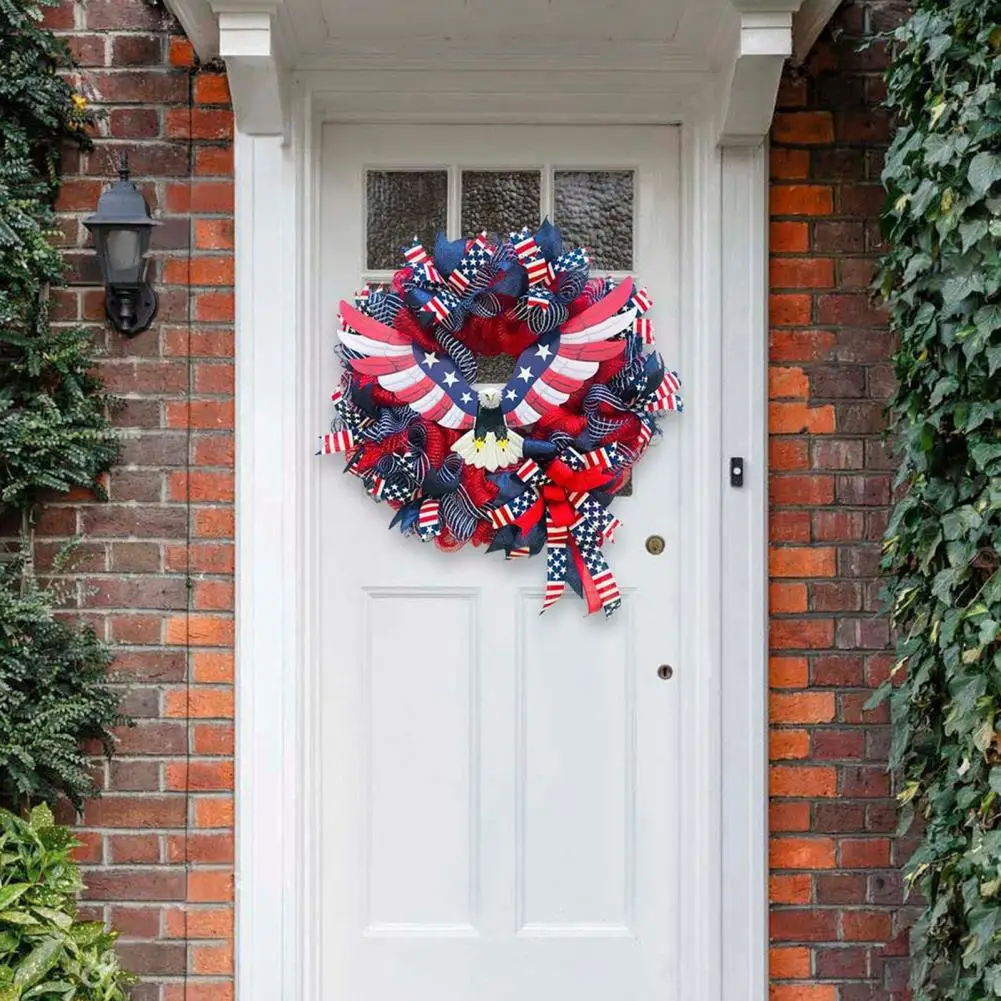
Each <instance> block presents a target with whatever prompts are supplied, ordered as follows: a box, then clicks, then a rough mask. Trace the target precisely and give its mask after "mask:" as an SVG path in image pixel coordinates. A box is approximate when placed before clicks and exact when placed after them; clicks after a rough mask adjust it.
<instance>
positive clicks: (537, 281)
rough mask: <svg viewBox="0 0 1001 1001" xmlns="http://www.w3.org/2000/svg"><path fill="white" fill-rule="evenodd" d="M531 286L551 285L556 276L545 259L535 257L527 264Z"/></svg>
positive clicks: (526, 269)
mask: <svg viewBox="0 0 1001 1001" xmlns="http://www.w3.org/2000/svg"><path fill="white" fill-rule="evenodd" d="M525 271H526V272H527V273H528V284H529V285H547V286H548V285H551V284H552V283H553V278H554V277H555V274H554V273H553V266H552V265H551V264H550V263H549V261H547V260H546V259H545V258H544V257H534V258H532V260H530V261H527V262H525Z"/></svg>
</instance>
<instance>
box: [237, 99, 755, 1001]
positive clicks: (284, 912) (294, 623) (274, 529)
mask: <svg viewBox="0 0 1001 1001" xmlns="http://www.w3.org/2000/svg"><path fill="white" fill-rule="evenodd" d="M290 95H291V96H290V106H291V109H292V113H291V115H290V118H289V135H290V138H289V140H288V141H287V142H286V143H284V144H283V141H282V138H281V137H280V136H250V135H247V134H245V133H242V132H238V135H237V138H236V178H237V203H236V262H237V272H238V281H237V321H236V322H237V339H236V343H237V347H236V353H237V417H236V424H237V461H236V466H237V620H236V622H237V688H236V691H237V752H236V753H237V783H236V788H237V792H236V796H237V799H236V810H237V820H236V825H237V883H236V892H237V899H236V913H237V930H236V971H237V990H238V992H239V1001H319V999H320V998H321V997H322V996H323V993H324V992H323V990H322V984H321V983H320V982H319V963H318V962H317V953H318V950H319V949H321V948H322V943H321V942H318V941H316V936H315V935H313V934H311V930H312V929H315V928H317V926H318V921H317V915H318V906H317V903H318V902H317V899H316V880H314V879H312V878H311V874H312V873H315V872H316V871H317V862H318V858H317V853H318V850H319V848H318V846H319V838H318V832H317V830H316V818H317V816H318V814H319V810H318V789H319V783H318V781H317V779H318V769H317V767H316V762H317V757H316V755H315V753H314V750H313V749H314V748H315V747H316V735H317V733H318V729H319V727H320V726H321V725H322V721H321V720H319V719H317V718H316V713H317V706H318V699H316V698H315V697H314V695H315V684H316V678H315V676H314V671H313V668H312V665H315V664H316V663H317V662H318V658H317V657H316V656H315V653H316V651H315V643H316V636H317V633H318V630H317V628H316V624H317V620H318V616H319V615H320V614H321V609H319V607H318V602H317V601H316V599H315V596H316V594H317V591H318V588H317V562H316V561H317V551H316V550H317V547H316V546H315V545H314V544H313V543H312V539H313V535H314V532H313V526H315V525H316V524H317V521H318V519H319V518H320V517H322V512H320V511H319V510H318V505H317V499H316V498H317V493H318V491H317V481H318V477H317V463H316V460H315V459H314V457H313V452H314V450H315V449H314V442H315V433H316V430H317V429H316V425H315V415H316V413H317V406H318V404H317V401H318V400H320V399H321V398H322V395H323V391H324V389H329V387H321V386H318V385H316V383H315V373H314V371H313V366H312V365H311V364H310V351H309V350H307V344H308V343H309V340H308V339H309V338H312V337H316V336H318V331H319V330H320V328H321V317H320V315H319V310H318V306H317V299H318V294H317V293H318V280H317V279H318V276H317V275H315V274H313V273H312V271H311V268H312V266H313V262H316V261H317V260H318V238H317V232H316V226H315V220H316V218H317V214H316V206H317V203H318V178H317V173H318V171H317V164H318V160H319V157H318V154H317V150H316V142H317V138H318V136H319V129H320V125H321V123H322V120H323V117H324V116H323V114H322V113H320V112H318V111H316V104H315V103H314V95H313V94H312V93H311V91H310V90H309V88H308V87H307V86H306V85H304V84H303V82H302V81H299V82H298V83H297V84H296V85H295V86H293V87H292V88H290ZM440 106H441V105H439V107H440ZM520 120H522V121H531V120H532V119H531V115H530V114H528V113H525V114H524V115H523V116H521V119H520ZM579 120H580V121H587V112H586V109H585V108H582V109H581V111H580V118H579ZM682 135H683V143H682V145H683V153H682V156H683V171H684V196H683V197H684V205H683V213H684V219H683V231H684V233H685V255H684V256H685V259H686V262H687V265H686V274H685V278H684V281H685V284H686V289H687V293H686V294H685V296H684V304H683V321H682V322H683V324H684V328H683V329H684V337H683V338H682V344H683V347H684V354H683V356H682V357H681V358H679V359H678V365H679V369H680V370H681V371H682V373H683V375H684V376H685V379H686V389H687V398H688V401H689V409H688V412H687V413H686V414H685V415H684V416H683V418H681V419H682V420H683V421H684V422H685V434H684V435H683V436H681V437H682V441H683V443H684V444H683V451H684V454H683V456H681V457H680V458H679V462H680V463H682V464H683V465H682V466H681V468H683V469H685V470H686V483H687V488H688V490H689V491H690V492H691V493H692V503H691V504H690V506H689V508H688V509H689V510H690V511H693V512H695V517H696V518H697V524H693V530H692V532H691V533H688V534H687V535H686V537H685V551H684V552H683V553H682V554H681V556H680V559H681V561H682V566H683V567H684V568H685V572H686V574H687V582H688V587H689V588H690V589H691V592H692V596H693V597H692V600H693V607H695V608H697V609H698V613H697V620H698V628H697V629H696V630H695V633H696V635H697V636H698V637H699V646H698V649H693V650H692V651H691V652H690V656H692V657H693V658H695V659H697V664H698V670H699V674H700V677H702V678H704V680H705V684H704V685H700V686H693V688H695V689H696V690H695V694H694V696H693V698H692V700H691V702H692V704H691V705H688V706H685V707H684V711H686V712H689V713H693V714H695V715H696V717H697V718H698V720H699V722H700V724H701V725H702V726H705V727H707V728H709V732H717V733H719V734H720V740H719V741H718V742H717V744H716V747H715V751H714V753H712V754H708V755H702V756H700V757H699V758H698V760H693V761H690V762H687V769H686V771H687V777H688V779H689V780H690V781H689V783H688V788H689V791H691V790H694V789H711V790H714V794H712V795H708V796H700V797H698V803H699V806H698V809H699V812H700V816H699V826H700V829H701V831H704V832H705V837H704V838H702V839H700V840H698V844H699V845H700V850H699V851H698V852H697V853H695V854H693V856H692V857H691V858H690V859H687V860H686V862H687V863H688V864H686V866H685V867H684V872H685V873H686V878H687V879H688V880H690V882H689V884H688V886H687V887H686V886H683V887H682V890H681V898H682V900H683V901H685V902H686V905H687V906H691V907H692V908H693V910H692V912H691V914H692V915H693V920H691V921H688V920H687V916H688V915H687V914H686V921H685V922H683V923H682V927H683V934H684V936H685V941H683V942H682V943H680V945H681V948H682V950H683V951H682V952H681V955H684V956H686V957H687V959H688V961H689V962H690V963H691V964H693V965H692V967H691V972H693V974H694V976H693V978H692V981H691V984H692V987H694V988H695V989H694V994H695V996H698V997H700V998H704V999H706V1001H713V999H720V1001H722V999H724V998H726V999H730V998H741V999H747V1001H763V999H764V998H765V994H766V989H767V983H766V981H767V973H766V970H767V932H766V920H765V919H766V907H767V894H766V846H767V831H766V823H765V810H766V806H767V798H766V797H767V791H766V782H765V775H766V772H765V768H766V766H765V737H766V726H767V716H766V711H765V691H766V687H765V686H766V681H765V678H766V674H765V664H766V660H765V645H766V635H767V615H766V591H765V587H766V578H765V552H766V530H765V499H766V493H765V490H766V483H765V470H766V453H765V429H766V409H765V387H764V372H765V357H766V355H765V351H766V343H767V340H766V334H767V327H766V319H765V310H764V302H765V300H764V290H765V263H766V242H765V241H766V230H765V226H764V222H765V211H766V194H767V177H766V171H765V167H764V164H765V154H764V151H763V150H762V148H761V147H760V146H759V147H758V148H757V149H751V148H733V149H727V150H721V149H720V148H719V146H718V145H717V142H716V139H717V136H718V127H717V125H716V124H715V123H714V122H713V121H711V120H708V119H707V120H704V121H702V122H697V123H693V124H687V123H683V127H682ZM724 248H725V249H724ZM648 279H649V280H650V281H651V283H652V284H653V283H655V279H654V278H653V277H651V276H648ZM724 406H725V411H724V410H723V407H724ZM731 455H741V456H743V457H744V458H745V463H746V478H745V486H744V487H743V488H742V489H741V490H739V491H737V490H734V489H732V488H730V487H729V486H728V485H727V479H726V473H727V467H726V464H725V460H726V459H727V458H728V457H729V456H731ZM678 668H679V670H685V669H686V666H685V665H678ZM707 887H710V888H711V890H710V891H709V892H708V899H706V898H707V890H706V888H707ZM693 894H698V896H697V897H694V898H693V896H692V895H693ZM688 972H689V971H688V970H686V978H687V973H688ZM692 987H690V988H689V990H690V991H691V990H692Z"/></svg>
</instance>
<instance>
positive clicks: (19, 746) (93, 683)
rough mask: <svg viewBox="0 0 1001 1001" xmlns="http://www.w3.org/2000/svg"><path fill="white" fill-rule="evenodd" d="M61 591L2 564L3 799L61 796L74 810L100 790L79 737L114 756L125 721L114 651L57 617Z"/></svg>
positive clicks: (0, 716) (85, 629) (0, 757)
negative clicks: (114, 681) (112, 672)
mask: <svg viewBox="0 0 1001 1001" xmlns="http://www.w3.org/2000/svg"><path fill="white" fill-rule="evenodd" d="M56 600H58V594H57V593H55V592H53V591H52V590H51V589H44V588H42V587H40V586H39V585H38V583H37V582H36V581H34V580H29V581H28V583H27V585H26V583H25V578H24V575H23V574H22V572H21V567H20V566H19V564H18V561H14V562H13V563H11V564H8V565H7V566H6V567H0V802H6V803H7V804H8V805H16V804H19V803H23V802H32V801H38V800H46V801H49V802H53V801H55V800H56V799H57V797H58V796H59V795H60V794H62V795H65V796H66V797H67V798H68V799H69V800H70V801H71V802H72V803H73V805H74V806H76V808H77V809H80V808H82V806H83V800H84V798H85V797H88V796H93V795H94V794H95V793H96V789H95V786H94V780H93V777H92V775H91V773H90V770H89V769H88V765H87V755H86V754H85V752H84V749H83V748H82V747H81V741H96V742H97V743H99V744H100V745H101V746H102V747H103V749H104V751H105V752H106V753H107V754H108V755H110V754H111V752H112V750H113V747H114V742H113V736H112V733H111V727H114V726H117V725H120V724H122V723H125V722H127V720H126V719H125V718H124V717H123V716H122V714H121V713H120V712H119V710H118V693H117V692H115V691H114V689H113V688H111V687H110V686H109V685H108V667H109V665H110V664H111V661H112V659H113V658H112V654H111V651H110V650H109V649H108V647H107V645H106V644H104V643H102V642H101V641H100V640H99V639H98V638H97V636H96V635H95V634H94V631H93V630H92V629H90V628H89V627H74V626H72V625H70V624H68V623H66V622H63V621H60V620H59V619H57V618H56V617H55V615H54V614H53V611H52V605H53V603H54V602H55V601H56Z"/></svg>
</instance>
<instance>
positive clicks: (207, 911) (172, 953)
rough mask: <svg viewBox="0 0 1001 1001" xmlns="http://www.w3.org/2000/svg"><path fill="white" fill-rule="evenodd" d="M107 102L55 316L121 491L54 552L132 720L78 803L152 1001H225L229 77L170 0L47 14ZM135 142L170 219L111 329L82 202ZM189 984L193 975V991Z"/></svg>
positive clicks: (153, 197) (73, 202) (52, 514)
mask: <svg viewBox="0 0 1001 1001" xmlns="http://www.w3.org/2000/svg"><path fill="white" fill-rule="evenodd" d="M48 22H49V24H50V26H51V27H52V28H54V29H56V31H57V32H58V33H59V34H63V35H65V37H66V39H67V41H68V42H69V44H70V46H71V48H72V50H73V52H74V53H75V55H76V58H77V60H78V62H79V64H80V73H79V86H80V89H81V90H82V92H83V93H84V94H85V96H86V97H87V98H88V100H89V101H90V102H91V103H92V106H93V109H94V111H95V113H96V117H97V124H96V127H95V138H96V143H95V147H94V149H93V151H92V152H90V153H87V154H83V155H77V154H75V153H74V154H72V155H71V157H70V159H69V161H68V162H67V164H66V182H65V185H64V187H63V190H62V194H61V197H60V201H59V209H60V213H61V219H62V228H63V234H64V242H65V245H66V248H67V259H68V262H69V265H70V277H71V279H72V281H73V284H72V286H71V288H70V289H69V290H67V291H62V292H60V293H59V300H58V313H57V317H58V319H59V320H60V321H63V322H67V323H69V322H74V321H83V322H85V323H93V324H94V325H95V329H96V330H98V331H99V333H98V341H99V344H100V345H101V348H102V349H103V351H104V352H105V354H104V357H103V358H102V360H101V362H100V368H101V372H102V373H103V375H104V378H105V380H106V383H107V385H108V387H109V389H111V390H112V391H113V392H115V393H117V394H119V395H120V396H121V397H122V398H123V400H124V401H125V405H124V408H123V410H122V411H121V413H119V414H118V415H117V417H116V421H117V423H118V425H119V426H120V427H121V429H122V433H123V435H124V439H125V451H124V455H123V460H122V464H121V465H120V466H119V467H118V468H117V469H115V470H114V471H113V472H112V474H111V477H110V482H109V486H108V489H109V493H110V502H109V503H106V504H96V503H63V504H53V505H51V506H49V507H48V508H47V509H46V510H45V513H44V514H43V516H42V519H41V522H40V525H39V533H40V535H41V537H42V539H43V543H42V548H43V553H44V552H48V551H50V550H51V549H52V548H53V545H54V544H57V543H58V541H59V540H61V539H65V538H66V537H68V536H71V535H73V534H74V533H82V534H83V536H84V537H85V545H84V555H85V564H84V569H85V574H84V576H85V581H84V583H85V584H86V585H89V586H90V588H92V589H93V594H91V595H89V596H87V597H85V598H83V599H82V602H81V604H82V605H83V607H84V608H85V610H86V615H87V616H88V618H90V619H91V620H92V621H93V623H94V625H95V627H96V629H97V630H98V632H99V633H100V634H101V635H103V636H105V637H106V638H107V639H108V640H111V641H113V642H115V643H117V644H120V647H119V658H118V662H117V666H116V669H117V670H118V671H120V672H121V673H122V674H123V676H126V677H127V678H128V679H129V680H130V681H131V682H132V688H131V691H130V694H129V696H128V703H127V707H128V709H129V710H130V711H131V712H132V713H133V714H134V715H135V716H136V717H137V718H138V726H137V727H136V728H135V729H133V730H126V731H125V732H123V734H122V741H121V748H120V752H119V754H118V756H117V758H116V759H115V760H114V761H113V762H112V763H111V765H110V766H105V768H104V771H103V784H104V789H105V792H104V796H103V797H102V798H101V799H99V800H95V801H94V802H92V803H90V804H88V806H87V809H86V814H85V818H84V829H83V831H82V833H81V838H82V840H83V842H84V844H83V847H82V849H81V851H80V857H81V859H82V860H83V861H84V863H85V864H86V871H85V879H86V882H87V884H88V891H87V898H88V900H89V901H90V905H89V906H91V907H93V908H94V909H95V910H96V911H98V912H99V913H100V914H101V915H102V916H103V917H105V918H107V919H108V920H109V921H110V922H111V923H112V924H113V925H114V926H115V927H116V928H118V929H119V930H120V931H121V933H122V937H121V951H122V954H123V959H124V961H125V963H126V964H128V965H129V966H130V967H131V968H132V969H133V970H135V971H137V972H138V973H140V974H141V975H142V976H143V979H144V985H143V986H142V987H141V988H139V996H140V998H142V999H150V1001H152V999H153V998H154V997H157V998H162V999H163V1001H199V999H201V998H204V999H206V1001H207V999H208V998H211V999H212V1001H226V999H227V998H229V997H231V995H232V982H231V974H232V947H231V946H232V934H231V929H232V893H233V886H232V862H233V829H232V827H233V799H232V788H233V752H232V748H233V719H232V717H233V690H232V680H233V653H232V639H233V613H232V609H233V579H232V571H233V508H232V501H233V470H232V466H233V327H232V321H233V289H232V285H233V253H232V247H233V217H232V210H233V177H232V174H233V170H232V151H231V132H232V116H231V113H230V110H229V106H228V101H229V95H228V91H227V87H226V79H225V76H224V75H223V74H222V73H220V72H214V71H213V70H212V69H210V68H206V69H202V70H197V69H195V68H194V65H193V63H194V57H193V54H192V51H191V47H190V45H189V44H188V43H187V41H185V39H184V38H183V37H182V36H181V34H180V33H179V29H178V27H177V26H176V24H174V22H173V21H172V19H171V18H170V17H169V15H168V14H166V12H165V10H164V8H163V6H162V5H159V4H153V3H149V2H147V0H76V2H74V0H63V2H62V5H61V6H60V7H58V8H56V9H54V10H52V11H51V12H50V14H49V17H48ZM123 150H128V153H129V161H130V165H131V167H132V170H133V177H134V179H135V180H137V181H138V182H139V183H140V184H141V187H142V189H143V191H144V192H145V194H146V196H147V198H148V199H149V201H150V203H151V204H152V205H153V206H155V208H156V210H157V214H158V217H159V219H160V220H161V222H162V225H161V226H160V227H159V228H158V229H157V231H156V234H155V236H154V240H153V246H154V248H155V252H154V261H153V264H152V266H151V277H152V280H153V282H154V283H155V287H156V289H157V291H158V294H159V296H160V311H159V315H158V317H157V320H156V322H155V324H154V326H153V328H152V329H151V330H149V331H147V332H146V333H143V334H140V335H139V336H137V337H136V338H134V339H132V340H127V339H125V338H123V337H122V336H121V335H119V334H117V333H115V332H114V331H111V330H107V329H105V328H104V326H103V324H102V319H103V306H102V301H103V300H102V295H103V293H102V290H101V289H100V288H98V287H96V279H97V273H96V267H95V262H94V259H93V255H92V254H90V253H80V252H79V248H81V247H82V246H83V244H84V237H85V233H84V230H83V227H82V226H81V223H80V220H81V219H82V217H83V216H84V215H86V214H88V213H90V212H92V211H94V208H95V206H96V204H97V199H98V195H99V194H100V192H101V188H102V185H104V184H105V183H106V182H107V181H108V179H110V178H112V177H114V175H115V170H116V165H117V158H118V155H119V154H120V153H121V151H123ZM185 984H186V985H187V990H186V991H185Z"/></svg>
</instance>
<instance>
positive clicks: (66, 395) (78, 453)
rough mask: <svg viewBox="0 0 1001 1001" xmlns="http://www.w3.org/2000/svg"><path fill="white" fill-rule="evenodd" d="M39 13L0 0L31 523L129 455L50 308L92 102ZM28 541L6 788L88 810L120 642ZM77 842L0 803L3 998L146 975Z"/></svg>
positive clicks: (19, 410)
mask: <svg viewBox="0 0 1001 1001" xmlns="http://www.w3.org/2000/svg"><path fill="white" fill-rule="evenodd" d="M42 2H45V3H48V2H50V0H42ZM41 21H42V8H41V6H40V5H39V3H38V2H36V0H0V513H3V511H4V509H8V510H13V511H17V512H19V513H20V514H21V519H22V525H25V526H27V525H29V524H30V522H31V515H32V512H33V510H34V508H35V506H36V505H37V504H38V503H39V502H40V500H41V499H42V496H43V494H44V492H45V491H57V492H66V491H68V490H69V489H71V488H72V487H74V486H90V487H95V488H96V487H98V485H99V477H100V474H101V473H103V472H105V471H106V470H108V469H109V468H110V466H111V464H112V463H113V462H114V460H115V458H116V457H117V455H118V442H117V439H116V436H115V434H114V431H113V429H112V427H111V424H110V422H109V420H108V416H107V412H108V403H109V400H108V398H107V396H106V395H105V393H104V390H103V387H102V385H101V382H100V380H99V379H98V378H97V377H96V376H95V375H94V374H93V372H92V369H93V361H92V358H91V344H90V338H89V336H88V334H87V332H86V331H84V330H75V329H57V330H53V329H52V327H51V325H50V322H49V297H50V290H51V287H52V286H53V285H56V284H58V283H59V282H60V280H61V277H62V259H61V255H60V254H59V252H58V250H57V249H56V247H55V246H54V245H53V242H52V238H53V236H54V235H55V234H56V233H57V232H58V231H57V228H56V215H55V209H54V204H55V198H56V193H57V191H58V184H59V158H60V150H61V148H62V144H63V143H64V142H65V141H66V140H67V139H73V140H75V141H77V142H78V143H80V144H86V138H85V134H84V132H83V128H84V126H85V124H86V113H85V107H86V102H85V101H84V100H83V98H82V97H80V95H78V94H74V93H73V91H72V89H71V88H70V86H69V84H68V83H67V82H66V80H65V79H64V78H63V77H62V76H60V75H59V72H58V71H59V70H60V69H62V68H65V67H67V66H68V65H69V60H68V57H67V54H66V52H65V50H64V49H63V48H62V46H61V43H59V42H57V41H56V40H55V38H54V37H53V36H52V35H51V34H50V33H49V32H48V31H46V30H45V29H44V28H43V27H42V25H41ZM23 541H24V547H23V550H22V552H21V554H20V556H19V558H18V559H16V560H14V561H13V562H10V563H7V564H3V563H0V802H5V803H7V804H9V805H11V806H14V807H15V808H17V807H21V806H22V805H23V804H25V803H30V802H32V801H37V800H46V801H50V802H54V801H55V800H56V799H58V798H59V797H61V796H66V797H68V798H69V800H70V801H71V802H72V803H73V804H74V806H76V808H77V809H78V810H79V809H80V808H81V807H82V805H83V799H84V797H86V796H92V795H96V793H97V790H96V788H95V786H94V781H93V779H92V777H91V773H90V770H89V768H88V760H87V756H86V755H85V753H84V750H83V744H84V742H86V741H96V742H98V743H99V744H101V745H103V747H104V750H105V753H106V754H109V755H110V754H111V751H112V749H113V746H114V745H113V737H112V734H111V730H110V728H111V727H113V726H115V725H117V724H120V723H123V722H126V720H125V719H124V718H123V717H122V715H121V714H120V712H119V710H118V696H117V694H116V693H115V692H114V691H113V689H112V688H111V687H110V686H109V685H108V667H109V665H110V663H111V660H112V656H111V652H110V650H109V649H108V647H107V646H106V645H105V644H104V643H102V642H101V641H100V640H98V638H97V636H96V635H95V634H94V631H93V630H92V629H90V628H86V627H75V626H73V625H71V624H69V623H68V622H66V621H64V620H62V619H58V618H57V617H56V615H55V613H54V611H53V608H54V606H55V605H57V604H58V603H60V601H61V598H62V596H61V595H60V593H59V592H58V591H56V590H53V589H46V588H43V587H41V586H40V585H39V583H38V581H37V580H36V579H35V576H34V574H33V572H32V568H33V559H32V555H33V554H32V536H31V533H30V531H29V532H25V534H24V540H23ZM57 569H59V568H57ZM74 844H75V842H74V841H73V838H72V834H71V833H70V831H69V830H68V829H67V828H65V827H58V826H56V825H55V823H54V821H53V817H52V813H51V811H50V810H49V808H48V807H47V806H44V805H43V806H36V807H35V809H34V810H32V811H31V815H30V818H29V819H28V820H22V819H21V818H19V817H18V816H17V815H16V814H15V813H10V812H8V811H6V810H0V1001H29V999H34V998H37V999H39V1001H77V999H79V1001H126V998H127V996H128V995H127V992H126V988H127V987H128V986H129V985H130V984H132V983H134V982H135V980H134V978H133V977H131V976H130V975H129V974H127V973H125V972H124V971H123V970H122V969H121V967H120V966H119V963H118V957H117V956H116V955H115V951H114V942H115V936H114V934H113V933H111V932H108V931H106V930H105V928H104V926H103V924H102V923H101V922H88V921H79V920H78V919H77V916H76V905H75V901H76V896H77V894H78V893H79V892H80V891H81V890H82V889H83V883H82V882H81V880H80V873H79V871H78V869H77V867H76V866H75V865H74V864H73V861H72V859H71V857H70V851H71V849H72V848H73V846H74Z"/></svg>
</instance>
